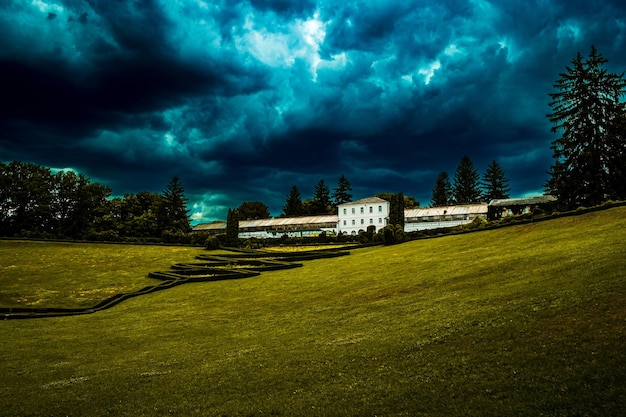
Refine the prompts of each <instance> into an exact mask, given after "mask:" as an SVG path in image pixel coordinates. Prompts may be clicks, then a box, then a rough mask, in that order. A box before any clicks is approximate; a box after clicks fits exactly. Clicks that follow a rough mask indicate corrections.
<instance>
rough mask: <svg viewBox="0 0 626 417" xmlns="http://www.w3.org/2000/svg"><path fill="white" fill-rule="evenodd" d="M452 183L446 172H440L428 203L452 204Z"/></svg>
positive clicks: (435, 204) (433, 204)
mask: <svg viewBox="0 0 626 417" xmlns="http://www.w3.org/2000/svg"><path fill="white" fill-rule="evenodd" d="M452 201H453V199H452V185H451V184H450V177H449V176H448V173H447V172H445V171H444V172H441V173H440V174H439V176H438V177H437V181H436V182H435V188H433V193H432V197H431V199H430V205H431V206H433V207H441V206H449V205H450V204H452Z"/></svg>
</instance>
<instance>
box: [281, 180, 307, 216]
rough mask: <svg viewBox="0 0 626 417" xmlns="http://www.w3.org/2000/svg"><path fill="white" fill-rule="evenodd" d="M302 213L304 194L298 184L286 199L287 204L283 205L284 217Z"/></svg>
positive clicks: (292, 188)
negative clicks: (302, 194)
mask: <svg viewBox="0 0 626 417" xmlns="http://www.w3.org/2000/svg"><path fill="white" fill-rule="evenodd" d="M301 215H302V196H301V195H300V190H298V187H297V186H295V185H294V186H292V187H291V191H290V192H289V195H288V196H287V199H286V200H285V206H284V207H283V214H282V217H294V216H301Z"/></svg>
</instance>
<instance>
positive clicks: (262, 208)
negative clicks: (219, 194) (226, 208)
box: [237, 201, 272, 220]
mask: <svg viewBox="0 0 626 417" xmlns="http://www.w3.org/2000/svg"><path fill="white" fill-rule="evenodd" d="M237 211H238V212H239V218H240V219H241V220H249V219H269V218H270V217H272V216H271V215H270V211H269V208H268V207H267V206H266V205H265V204H263V203H262V202H260V201H244V202H243V203H241V205H240V206H239V208H238V209H237Z"/></svg>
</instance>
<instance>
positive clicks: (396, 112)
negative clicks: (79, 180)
mask: <svg viewBox="0 0 626 417" xmlns="http://www.w3.org/2000/svg"><path fill="white" fill-rule="evenodd" d="M592 45H595V46H596V47H597V49H598V51H599V52H600V53H601V54H602V55H603V56H604V57H605V58H607V59H608V60H609V63H608V64H607V66H606V68H607V69H608V70H609V71H612V72H616V73H622V71H624V70H626V3H625V2H624V1H623V0H605V1H600V0H491V1H488V0H465V1H464V0H437V1H433V0H415V1H414V0H403V1H385V0H359V1H355V0H294V1H290V0H246V1H234V0H233V1H227V0H217V1H202V0H161V1H159V0H144V1H121V0H120V1H111V0H0V91H1V92H2V93H1V95H0V103H1V104H0V161H3V162H10V161H14V160H18V161H23V162H31V163H35V164H38V165H42V166H46V167H50V168H52V169H54V170H59V169H71V170H74V171H76V172H80V173H83V174H85V175H86V176H87V177H89V178H90V179H91V180H92V181H94V182H98V183H101V184H104V185H108V186H109V187H111V188H112V190H113V195H114V196H123V195H124V194H127V193H137V192H140V191H151V192H162V191H163V190H164V189H165V187H166V185H167V183H168V182H169V180H170V179H171V178H172V177H173V176H178V177H179V178H180V181H181V183H182V185H183V186H184V187H185V194H186V196H187V198H188V199H189V209H190V216H191V220H192V224H197V223H201V222H210V221H213V220H223V219H225V218H226V212H227V210H228V208H235V207H238V206H239V205H240V204H241V203H242V202H244V201H261V202H263V203H265V204H266V205H267V206H268V207H269V209H270V212H271V214H272V215H273V216H278V215H279V214H280V213H281V210H282V207H283V205H284V204H285V199H286V197H287V195H288V194H289V191H290V189H291V187H292V186H293V185H296V186H297V187H298V189H299V190H300V192H301V194H302V197H303V199H306V198H312V197H313V194H314V188H315V185H316V184H317V183H318V182H319V181H320V180H322V179H323V180H324V181H325V183H326V184H327V185H328V186H329V188H330V190H331V193H332V191H333V189H334V188H336V187H337V180H338V179H339V177H340V176H341V175H345V176H346V178H347V179H348V180H349V181H350V183H351V186H352V194H353V197H354V199H360V198H366V197H370V196H373V195H374V194H376V193H379V192H399V191H401V192H403V193H404V194H407V195H412V196H414V197H415V198H416V199H417V200H419V201H420V202H421V205H422V206H427V205H428V204H429V203H430V198H431V193H432V190H433V188H434V185H435V181H436V178H437V176H438V174H439V173H440V172H442V171H446V172H447V173H448V174H449V175H450V177H451V178H452V177H453V176H454V172H455V170H456V167H457V166H458V163H459V161H460V159H461V158H462V157H463V156H464V155H467V156H469V157H470V158H471V160H472V161H473V163H474V166H475V168H476V169H477V170H478V172H479V173H480V175H482V174H483V173H484V171H485V169H486V167H487V165H488V164H489V163H490V162H491V161H493V160H496V161H497V162H498V163H499V164H500V165H501V166H502V168H503V169H504V171H505V174H506V177H507V178H508V179H509V185H510V187H511V196H512V197H522V196H528V195H540V194H542V193H543V187H544V185H545V181H546V179H547V178H548V175H547V173H546V172H547V171H548V170H549V168H550V165H551V164H552V162H553V160H552V152H551V150H550V144H551V142H552V141H553V140H555V139H556V138H557V136H556V135H555V134H553V133H551V132H550V127H551V125H550V123H549V121H548V120H547V118H546V114H548V113H550V111H551V109H550V107H549V102H550V97H549V96H548V94H549V93H552V92H554V88H553V85H554V82H555V81H556V80H557V79H558V78H559V74H560V73H562V72H565V70H566V66H568V65H569V64H570V63H571V61H572V60H573V59H574V58H575V57H576V55H577V53H579V52H580V53H581V54H583V56H584V57H586V56H587V55H588V54H589V51H590V49H591V46H592Z"/></svg>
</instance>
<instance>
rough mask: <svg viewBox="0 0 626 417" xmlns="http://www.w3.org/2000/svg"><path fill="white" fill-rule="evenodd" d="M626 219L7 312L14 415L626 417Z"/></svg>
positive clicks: (435, 243)
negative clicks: (30, 315)
mask: <svg viewBox="0 0 626 417" xmlns="http://www.w3.org/2000/svg"><path fill="white" fill-rule="evenodd" d="M625 218H626V208H623V207H622V208H614V209H610V210H606V211H602V212H595V213H589V214H585V215H581V216H576V217H569V218H562V219H556V220H551V221H547V222H542V223H538V224H531V225H524V226H514V227H510V228H503V229H498V230H492V231H485V232H478V233H473V234H467V235H457V236H448V237H442V238H437V239H430V240H422V241H415V242H410V243H406V244H402V245H397V246H390V247H372V248H367V249H361V250H354V251H352V254H351V255H350V256H347V257H340V258H332V259H323V260H316V261H307V262H304V267H302V268H297V269H292V270H285V271H274V272H264V273H263V274H262V275H261V276H259V277H256V278H250V279H244V280H235V281H220V282H207V283H198V284H186V285H182V286H179V287H176V288H173V289H170V290H166V291H161V292H157V293H154V294H150V295H146V296H142V297H137V298H134V299H131V300H129V301H125V302H124V303H122V304H119V305H118V306H116V307H114V308H112V309H110V310H106V311H102V312H98V313H96V314H92V315H87V316H76V317H65V318H46V319H34V320H12V321H11V320H10V321H3V322H2V323H0V341H2V342H0V367H1V368H0V369H2V380H1V382H0V393H1V395H0V415H18V416H26V415H72V416H77V415H89V416H105V415H122V416H124V415H126V416H154V415H179V416H194V415H196V416H205V415H218V416H219V415H229V416H230V415H242V416H247V415H284V416H293V415H313V416H335V415H347V416H362V415H385V416H394V415H409V416H419V415H425V416H453V415H463V416H503V415H506V416H516V415H519V416H527V415H533V416H535V415H550V416H572V415H589V416H604V415H607V416H608V415H611V416H614V415H623V413H624V411H623V410H624V409H626V365H624V364H626V349H625V348H624V346H626V344H625V342H626V302H625V300H626V298H625V296H626V280H625V277H626V245H624V242H625V241H626V221H625V220H624V219H625ZM44 245H45V244H44ZM165 249H166V248H165ZM170 249H171V250H176V249H175V248H170ZM188 255H190V254H186V253H182V252H181V253H178V254H176V256H175V257H176V258H177V259H175V260H174V261H173V262H171V263H176V262H189V261H190V259H189V257H188ZM163 260H165V259H163ZM138 263H142V262H141V261H138ZM158 269H162V266H160V267H157V268H151V270H158ZM2 271H3V272H4V270H2ZM137 273H138V276H137V277H135V278H136V279H139V278H140V276H141V277H143V276H144V275H145V273H144V272H142V273H141V274H139V271H137ZM129 279H130V278H129ZM3 280H4V278H3ZM3 286H4V284H3ZM32 287H35V285H32V284H31V288H32Z"/></svg>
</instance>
